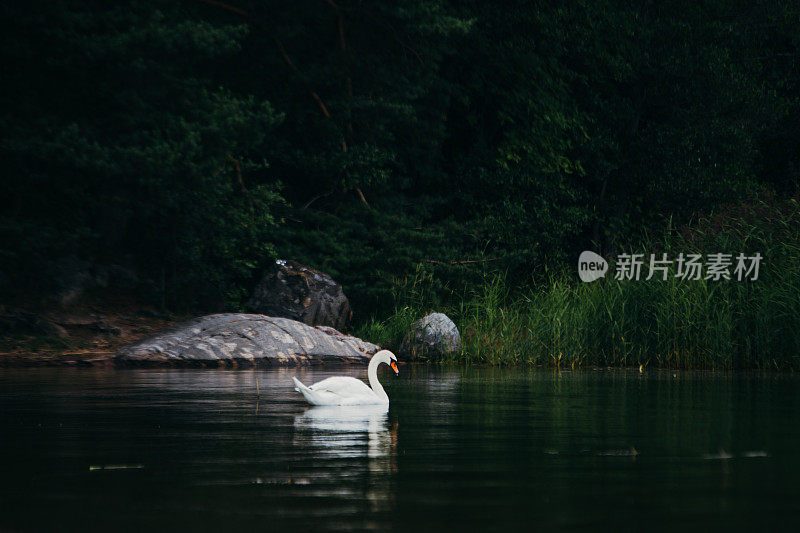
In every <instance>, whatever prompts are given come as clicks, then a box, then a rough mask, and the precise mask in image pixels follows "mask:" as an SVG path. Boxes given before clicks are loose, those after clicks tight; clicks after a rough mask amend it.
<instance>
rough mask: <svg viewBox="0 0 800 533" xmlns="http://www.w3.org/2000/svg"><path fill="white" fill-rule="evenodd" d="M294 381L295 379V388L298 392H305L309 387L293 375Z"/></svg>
mask: <svg viewBox="0 0 800 533" xmlns="http://www.w3.org/2000/svg"><path fill="white" fill-rule="evenodd" d="M292 381H294V390H296V391H297V392H303V389H308V387H306V386H305V385H303V384H302V383H300V380H299V379H297V378H296V377H294V376H292Z"/></svg>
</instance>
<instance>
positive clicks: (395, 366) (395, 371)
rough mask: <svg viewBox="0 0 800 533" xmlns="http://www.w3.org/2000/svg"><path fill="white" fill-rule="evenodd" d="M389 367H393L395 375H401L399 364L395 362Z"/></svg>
mask: <svg viewBox="0 0 800 533" xmlns="http://www.w3.org/2000/svg"><path fill="white" fill-rule="evenodd" d="M389 366H390V367H392V370H394V373H395V374H400V371H399V370H398V369H397V363H395V362H394V361H392V362H391V363H390V364H389Z"/></svg>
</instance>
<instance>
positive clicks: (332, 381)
mask: <svg viewBox="0 0 800 533" xmlns="http://www.w3.org/2000/svg"><path fill="white" fill-rule="evenodd" d="M308 388H309V389H311V390H313V391H314V392H330V393H332V394H336V395H337V396H342V397H345V398H351V397H354V396H357V397H360V396H367V397H372V396H375V392H373V390H372V389H371V388H370V387H369V385H367V384H366V383H364V382H363V381H361V380H360V379H356V378H351V377H349V376H334V377H332V378H328V379H323V380H322V381H320V382H318V383H314V384H313V385H311V386H309V387H308Z"/></svg>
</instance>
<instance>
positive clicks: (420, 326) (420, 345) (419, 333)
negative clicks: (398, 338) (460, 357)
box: [399, 313, 461, 359]
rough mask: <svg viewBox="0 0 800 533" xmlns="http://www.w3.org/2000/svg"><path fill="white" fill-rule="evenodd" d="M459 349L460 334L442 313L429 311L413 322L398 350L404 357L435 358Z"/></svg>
mask: <svg viewBox="0 0 800 533" xmlns="http://www.w3.org/2000/svg"><path fill="white" fill-rule="evenodd" d="M459 351H461V335H460V334H459V333H458V328H457V327H456V325H455V324H454V323H453V321H452V320H450V318H449V317H448V316H447V315H445V314H444V313H431V314H429V315H427V316H425V317H424V318H421V319H420V320H417V321H416V322H414V324H412V326H411V328H410V330H409V332H408V333H407V334H406V336H405V338H403V342H402V343H401V345H400V350H399V352H400V355H401V357H403V358H404V359H419V358H429V359H436V358H440V357H443V356H446V355H450V354H453V353H456V352H459Z"/></svg>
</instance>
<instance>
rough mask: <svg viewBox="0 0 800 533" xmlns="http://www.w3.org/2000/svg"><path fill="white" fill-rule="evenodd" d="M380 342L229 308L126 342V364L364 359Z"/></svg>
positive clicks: (288, 363) (123, 351) (122, 353)
mask: <svg viewBox="0 0 800 533" xmlns="http://www.w3.org/2000/svg"><path fill="white" fill-rule="evenodd" d="M378 350H379V347H378V346H376V345H374V344H371V343H368V342H364V341H362V340H361V339H358V338H356V337H351V336H349V335H344V334H342V333H339V332H338V331H336V330H335V329H333V328H327V327H319V328H312V327H311V326H308V325H306V324H303V323H301V322H297V321H295V320H288V319H286V318H275V317H269V316H264V315H249V314H237V313H226V314H218V315H208V316H203V317H199V318H195V319H192V320H188V321H186V322H182V323H180V324H176V325H174V326H172V327H170V328H168V329H166V330H164V331H162V332H161V333H158V334H156V335H154V336H152V337H149V338H147V339H144V340H141V341H139V342H137V343H134V344H131V345H129V346H125V347H123V348H122V349H120V350H119V352H117V354H116V360H117V361H118V362H121V363H132V364H136V363H165V364H170V363H172V364H192V363H195V364H201V365H212V366H213V365H219V364H237V363H244V364H265V365H282V366H296V365H311V364H319V363H337V362H338V363H365V362H366V361H368V360H369V358H370V356H372V355H373V354H374V353H375V352H377V351H378Z"/></svg>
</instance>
